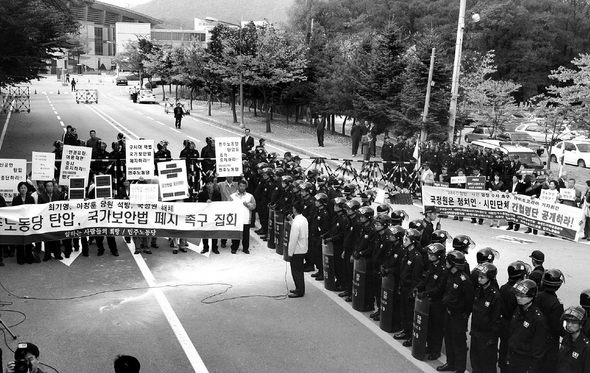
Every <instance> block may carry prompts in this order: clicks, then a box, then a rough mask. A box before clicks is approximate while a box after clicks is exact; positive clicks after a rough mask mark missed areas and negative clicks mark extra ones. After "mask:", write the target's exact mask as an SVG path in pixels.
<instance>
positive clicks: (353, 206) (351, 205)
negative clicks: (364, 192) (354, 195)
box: [346, 199, 361, 213]
mask: <svg viewBox="0 0 590 373" xmlns="http://www.w3.org/2000/svg"><path fill="white" fill-rule="evenodd" d="M346 208H347V209H348V210H349V211H350V212H351V213H352V212H354V211H356V210H358V209H360V208H361V203H360V202H359V201H357V200H356V199H353V200H350V201H348V202H346Z"/></svg>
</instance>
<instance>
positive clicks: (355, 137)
mask: <svg viewBox="0 0 590 373" xmlns="http://www.w3.org/2000/svg"><path fill="white" fill-rule="evenodd" d="M362 136H363V135H362V133H361V126H359V125H358V124H357V123H356V122H355V123H353V124H352V128H351V129H350V138H351V140H352V156H353V157H355V156H356V154H357V153H358V150H359V144H360V143H361V137H362Z"/></svg>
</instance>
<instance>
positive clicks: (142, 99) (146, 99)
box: [137, 89, 157, 104]
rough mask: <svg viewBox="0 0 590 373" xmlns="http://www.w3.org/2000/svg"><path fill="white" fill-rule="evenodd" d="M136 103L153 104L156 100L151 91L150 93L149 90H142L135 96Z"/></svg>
mask: <svg viewBox="0 0 590 373" xmlns="http://www.w3.org/2000/svg"><path fill="white" fill-rule="evenodd" d="M137 102H139V103H140V104H143V103H150V104H155V103H157V100H156V96H155V95H154V93H153V92H152V91H150V90H149V89H142V90H140V91H139V94H138V96H137Z"/></svg>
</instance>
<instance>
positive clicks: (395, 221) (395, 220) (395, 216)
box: [391, 210, 408, 226]
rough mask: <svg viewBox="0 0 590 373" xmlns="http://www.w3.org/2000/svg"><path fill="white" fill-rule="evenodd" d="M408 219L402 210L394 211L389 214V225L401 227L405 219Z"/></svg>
mask: <svg viewBox="0 0 590 373" xmlns="http://www.w3.org/2000/svg"><path fill="white" fill-rule="evenodd" d="M407 218H408V214H407V213H406V212H405V211H404V210H395V211H393V212H392V213H391V225H393V226H395V225H399V226H401V225H402V223H403V222H404V220H405V219H407Z"/></svg>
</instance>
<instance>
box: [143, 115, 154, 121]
mask: <svg viewBox="0 0 590 373" xmlns="http://www.w3.org/2000/svg"><path fill="white" fill-rule="evenodd" d="M145 117H146V118H147V119H150V120H153V119H154V118H152V117H150V116H148V115H146V116H145Z"/></svg>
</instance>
